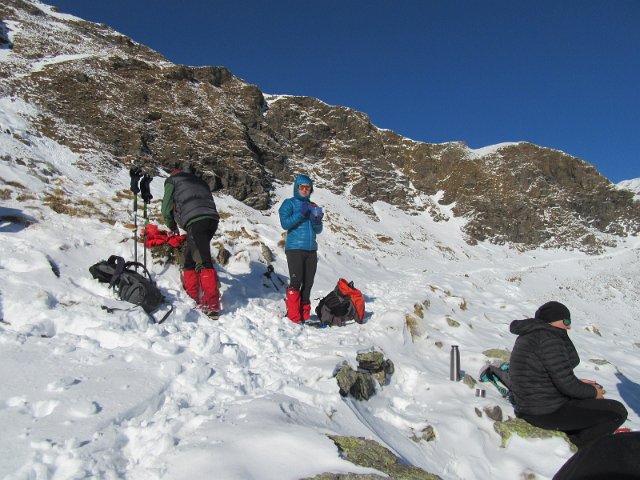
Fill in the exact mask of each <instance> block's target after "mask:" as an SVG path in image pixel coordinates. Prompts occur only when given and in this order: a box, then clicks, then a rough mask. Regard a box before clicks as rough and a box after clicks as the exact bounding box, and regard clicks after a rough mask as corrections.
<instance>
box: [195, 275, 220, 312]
mask: <svg viewBox="0 0 640 480" xmlns="http://www.w3.org/2000/svg"><path fill="white" fill-rule="evenodd" d="M200 288H201V289H202V299H201V300H200V307H201V309H202V310H203V311H205V312H219V311H220V292H219V291H218V273H217V272H216V270H215V269H214V268H205V269H204V270H200Z"/></svg>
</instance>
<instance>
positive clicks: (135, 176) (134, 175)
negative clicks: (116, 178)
mask: <svg viewBox="0 0 640 480" xmlns="http://www.w3.org/2000/svg"><path fill="white" fill-rule="evenodd" d="M129 175H130V176H131V191H132V192H133V193H134V195H137V194H138V193H140V187H139V186H138V184H139V183H140V179H141V178H142V170H141V169H140V168H138V167H136V168H132V169H130V170H129Z"/></svg>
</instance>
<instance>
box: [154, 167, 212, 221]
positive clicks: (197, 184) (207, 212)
mask: <svg viewBox="0 0 640 480" xmlns="http://www.w3.org/2000/svg"><path fill="white" fill-rule="evenodd" d="M164 183H165V195H164V198H163V199H162V213H163V215H164V217H165V224H166V225H167V226H168V227H169V228H172V229H173V228H175V225H174V224H175V223H177V224H178V225H179V226H180V227H181V228H183V229H185V228H186V227H187V225H188V224H189V223H190V222H191V221H192V220H194V219H196V218H198V217H209V218H212V219H214V220H218V219H219V218H220V216H219V215H218V210H217V209H216V203H215V201H214V200H213V196H212V195H211V189H210V188H209V185H207V183H206V182H205V181H204V180H202V179H201V178H199V177H197V176H196V175H194V174H192V173H186V172H182V171H179V172H178V173H175V174H173V175H171V176H170V177H169V178H167V179H166V180H165V182H164Z"/></svg>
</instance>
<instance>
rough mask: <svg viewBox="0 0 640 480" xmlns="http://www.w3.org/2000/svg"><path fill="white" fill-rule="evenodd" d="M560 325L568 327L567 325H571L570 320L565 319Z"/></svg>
mask: <svg viewBox="0 0 640 480" xmlns="http://www.w3.org/2000/svg"><path fill="white" fill-rule="evenodd" d="M562 323H563V324H564V325H565V326H567V327H568V326H569V325H571V319H570V318H565V319H564V320H562Z"/></svg>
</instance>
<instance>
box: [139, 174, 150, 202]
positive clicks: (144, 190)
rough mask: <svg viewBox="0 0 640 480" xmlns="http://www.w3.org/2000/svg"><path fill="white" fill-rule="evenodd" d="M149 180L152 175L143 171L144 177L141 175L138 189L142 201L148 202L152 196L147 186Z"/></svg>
mask: <svg viewBox="0 0 640 480" xmlns="http://www.w3.org/2000/svg"><path fill="white" fill-rule="evenodd" d="M151 180H153V177H152V176H151V175H148V174H146V173H145V174H144V177H142V181H141V182H140V191H141V192H142V194H141V196H142V200H144V203H149V202H150V201H151V199H152V198H153V195H151V189H150V188H149V184H150V183H151Z"/></svg>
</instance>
